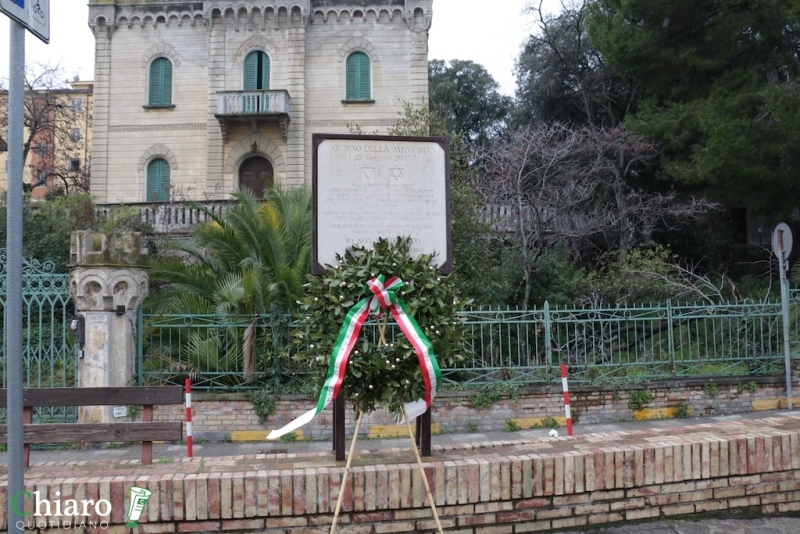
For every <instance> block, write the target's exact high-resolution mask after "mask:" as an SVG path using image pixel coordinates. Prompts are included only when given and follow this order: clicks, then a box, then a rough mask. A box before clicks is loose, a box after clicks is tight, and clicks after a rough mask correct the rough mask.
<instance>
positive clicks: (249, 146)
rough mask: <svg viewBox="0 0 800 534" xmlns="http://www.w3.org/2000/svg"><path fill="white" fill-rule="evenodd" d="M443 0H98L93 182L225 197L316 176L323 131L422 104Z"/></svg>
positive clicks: (105, 188) (121, 193) (128, 196)
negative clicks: (318, 136) (435, 11)
mask: <svg viewBox="0 0 800 534" xmlns="http://www.w3.org/2000/svg"><path fill="white" fill-rule="evenodd" d="M432 1H433V0H240V1H238V2H236V3H235V4H234V3H230V2H221V1H204V2H198V1H195V2H192V1H183V2H176V1H163V0H162V1H156V0H152V1H150V2H142V1H141V0H90V3H89V25H90V27H91V28H92V31H93V32H94V35H95V40H96V48H95V87H94V118H93V120H94V122H93V136H94V137H93V145H92V156H91V161H92V193H93V194H94V195H95V196H96V197H97V200H98V202H100V203H125V204H135V203H142V202H169V201H180V200H185V199H191V200H199V201H203V200H223V199H225V198H228V197H229V194H230V192H231V191H232V190H234V189H236V188H248V189H250V190H252V191H253V192H254V193H255V194H256V195H259V196H260V195H262V194H263V191H264V189H265V188H266V187H268V186H269V185H270V184H273V183H279V184H281V185H285V186H294V185H300V184H310V182H311V136H312V134H314V133H349V132H354V131H360V132H363V133H386V132H387V130H388V129H389V128H390V127H391V126H392V125H393V124H394V123H395V121H396V120H397V119H398V118H399V117H400V114H401V113H402V112H403V104H404V103H405V102H407V103H410V104H412V105H414V106H422V105H425V103H426V101H427V94H428V66H427V62H428V30H429V28H430V25H431V19H432V11H431V9H432Z"/></svg>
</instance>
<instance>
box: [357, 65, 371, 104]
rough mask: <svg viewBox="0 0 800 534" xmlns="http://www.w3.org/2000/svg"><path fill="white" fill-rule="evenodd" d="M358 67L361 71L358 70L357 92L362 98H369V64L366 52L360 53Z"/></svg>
mask: <svg viewBox="0 0 800 534" xmlns="http://www.w3.org/2000/svg"><path fill="white" fill-rule="evenodd" d="M359 67H360V70H361V72H359V78H358V80H359V86H358V89H359V93H358V96H359V98H361V99H362V100H369V99H370V94H369V87H370V83H369V75H370V68H369V67H370V64H369V58H368V57H367V55H366V54H361V61H360V62H359Z"/></svg>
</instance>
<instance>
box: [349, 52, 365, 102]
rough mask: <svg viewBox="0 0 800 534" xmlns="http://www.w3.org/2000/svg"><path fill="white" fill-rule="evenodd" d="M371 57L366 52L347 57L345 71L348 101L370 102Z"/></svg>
mask: <svg viewBox="0 0 800 534" xmlns="http://www.w3.org/2000/svg"><path fill="white" fill-rule="evenodd" d="M369 71H370V64H369V56H367V54H365V53H364V52H353V53H352V54H350V55H349V56H347V63H346V69H345V79H346V82H345V84H346V95H345V98H346V99H347V100H370V98H371V95H370V72H369Z"/></svg>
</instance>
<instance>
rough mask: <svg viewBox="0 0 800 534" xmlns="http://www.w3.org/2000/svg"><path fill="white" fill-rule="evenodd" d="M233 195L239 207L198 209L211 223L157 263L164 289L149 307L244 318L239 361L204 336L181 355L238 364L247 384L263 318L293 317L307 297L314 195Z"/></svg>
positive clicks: (299, 191)
mask: <svg viewBox="0 0 800 534" xmlns="http://www.w3.org/2000/svg"><path fill="white" fill-rule="evenodd" d="M233 196H234V198H235V199H236V200H237V201H238V203H237V204H236V205H234V206H231V207H230V209H228V211H227V212H225V213H223V214H215V213H213V212H212V211H211V210H210V209H208V208H205V207H203V206H201V205H195V206H194V207H196V208H197V209H199V210H201V211H202V212H203V213H205V215H206V216H207V217H208V222H206V223H203V224H199V225H198V226H197V227H196V228H195V230H194V233H193V236H192V237H193V238H192V239H191V240H190V241H188V242H183V243H175V244H173V245H171V250H170V251H169V252H168V253H164V254H161V255H160V256H159V257H158V258H157V259H156V260H155V261H154V262H153V265H152V269H151V272H150V277H151V279H152V280H153V281H154V282H155V284H156V285H158V286H160V287H159V289H158V291H157V293H156V294H155V295H154V298H153V300H152V305H153V306H154V307H155V308H156V309H157V310H158V311H161V312H164V313H195V314H203V315H204V314H209V315H216V316H228V317H233V316H238V317H245V318H246V320H247V321H248V323H247V326H246V328H245V331H244V336H243V339H242V343H241V347H242V349H241V355H239V354H231V345H230V344H228V346H227V349H226V350H221V345H220V342H219V340H218V339H211V338H210V336H201V335H200V334H199V333H195V334H194V335H193V336H192V337H190V339H189V342H188V343H187V346H186V347H184V350H189V351H191V353H192V356H193V359H194V361H201V362H202V361H205V362H208V363H209V364H212V363H213V362H216V363H217V364H220V365H223V364H227V363H229V362H230V361H232V360H238V359H239V358H241V362H242V374H243V375H244V378H245V380H250V379H251V378H252V376H253V372H254V371H255V352H256V350H255V346H256V344H255V337H256V324H257V322H258V319H259V317H260V316H262V315H264V314H267V313H286V312H288V311H290V310H291V309H292V307H293V306H294V305H295V303H296V301H298V300H299V299H300V297H301V294H302V284H303V282H304V279H305V276H306V274H307V273H308V272H309V260H310V255H311V212H310V194H309V192H308V190H307V189H305V188H294V189H288V190H281V189H270V190H269V191H268V192H267V195H266V199H265V200H264V201H260V200H258V199H256V198H255V197H254V196H253V195H252V194H251V193H250V192H249V191H238V192H236V193H234V194H233ZM234 322H238V321H234ZM236 345H238V343H236V344H235V345H234V346H233V348H234V349H235V346H236ZM212 368H213V367H212Z"/></svg>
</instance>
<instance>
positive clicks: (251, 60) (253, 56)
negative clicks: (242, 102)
mask: <svg viewBox="0 0 800 534" xmlns="http://www.w3.org/2000/svg"><path fill="white" fill-rule="evenodd" d="M257 72H258V52H250V53H249V54H247V57H246V58H244V90H245V91H254V90H256V89H257V87H256V80H257V79H258V77H257Z"/></svg>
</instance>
